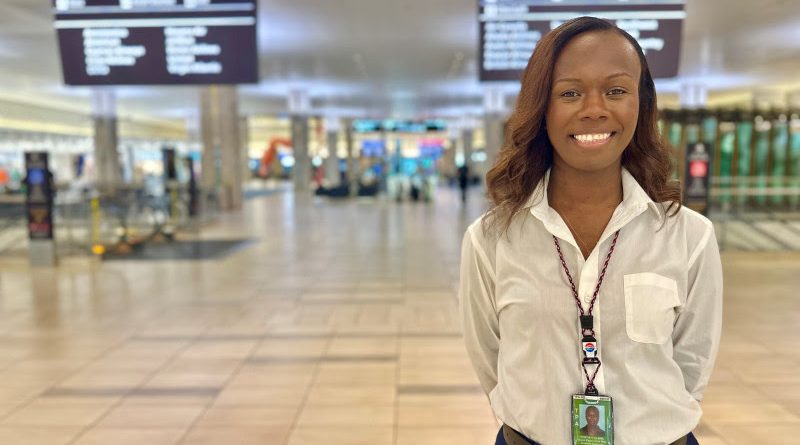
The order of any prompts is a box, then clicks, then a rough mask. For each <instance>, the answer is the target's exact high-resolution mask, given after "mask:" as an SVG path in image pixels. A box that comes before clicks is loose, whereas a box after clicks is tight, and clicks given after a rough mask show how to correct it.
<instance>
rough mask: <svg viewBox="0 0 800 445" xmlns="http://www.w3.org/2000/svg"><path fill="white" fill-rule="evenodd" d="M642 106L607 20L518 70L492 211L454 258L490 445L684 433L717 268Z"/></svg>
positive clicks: (576, 25) (639, 56) (710, 234)
mask: <svg viewBox="0 0 800 445" xmlns="http://www.w3.org/2000/svg"><path fill="white" fill-rule="evenodd" d="M656 109H657V108H656V93H655V87H654V85H653V79H652V77H651V76H650V71H649V69H648V67H647V61H646V60H645V57H644V54H643V53H642V49H641V48H640V47H639V45H638V44H637V42H636V40H635V39H633V38H632V37H631V36H630V35H628V34H626V33H625V32H624V31H622V30H620V29H619V28H617V27H615V26H614V25H612V24H610V23H608V22H606V21H603V20H600V19H597V18H592V17H583V18H578V19H575V20H572V21H569V22H566V23H565V24H563V25H561V26H560V27H558V28H556V29H555V30H553V31H552V32H550V33H549V34H547V35H546V36H545V37H544V38H542V40H541V41H540V42H539V44H538V45H537V47H536V50H535V51H534V53H533V56H532V57H531V59H530V61H529V63H528V67H527V68H526V70H525V73H524V75H523V79H522V89H521V92H520V96H519V99H518V102H517V107H516V110H515V112H514V114H513V115H512V117H511V120H510V122H509V126H508V132H507V134H508V136H507V138H506V142H505V146H504V147H503V149H502V151H501V154H500V158H499V159H498V161H497V163H496V164H495V165H494V167H493V168H492V169H491V170H490V171H489V173H488V175H487V185H488V189H489V194H490V196H491V198H492V200H493V203H494V206H493V207H492V208H491V209H490V210H489V212H488V213H487V214H485V215H484V216H482V217H481V218H480V219H478V220H477V221H475V222H474V223H473V224H472V225H470V227H469V229H468V230H467V233H466V235H465V236H464V241H463V244H462V254H461V277H460V287H459V299H460V304H461V315H462V321H463V328H464V340H465V343H466V347H467V351H468V353H469V356H470V359H471V360H472V364H473V367H474V369H475V371H476V373H477V375H478V379H479V380H480V382H481V385H482V386H483V389H484V391H485V392H486V394H487V395H488V396H489V400H490V403H491V406H492V409H493V410H494V413H495V415H496V416H497V417H498V418H499V419H500V420H502V421H503V427H502V428H501V430H500V431H499V432H498V435H497V439H496V444H497V445H506V444H510V445H514V444H539V443H543V444H566V443H572V444H573V445H613V444H615V443H616V444H617V445H642V444H647V445H652V444H687V443H688V444H695V443H696V441H695V439H694V436H693V435H692V433H691V431H692V430H693V429H694V428H695V426H696V425H697V424H698V422H699V420H700V416H701V414H702V410H701V409H700V405H699V401H700V400H701V399H702V396H703V391H704V390H705V388H706V386H707V384H708V380H709V377H710V375H711V371H712V369H713V365H714V360H715V357H716V354H717V350H718V348H719V337H720V331H721V324H722V321H721V319H722V268H721V263H720V258H719V250H718V247H717V242H716V238H715V236H714V228H713V225H712V224H711V222H710V221H709V220H708V219H707V218H705V217H703V216H702V215H700V214H698V213H696V212H693V211H692V210H690V209H686V208H683V207H682V206H681V200H680V188H679V185H678V184H677V183H675V182H672V181H670V180H669V174H670V172H671V166H670V158H669V154H668V152H667V149H666V147H665V145H664V144H663V143H662V141H661V138H660V137H659V133H658V130H657V126H656ZM576 309H577V311H576ZM576 312H577V314H576ZM569 395H572V405H571V406H570V405H567V403H566V400H568V396H569ZM587 406H588V408H587ZM581 407H583V408H581ZM581 409H583V410H584V411H581ZM615 410H617V415H614V411H615Z"/></svg>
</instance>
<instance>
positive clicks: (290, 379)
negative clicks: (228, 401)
mask: <svg viewBox="0 0 800 445" xmlns="http://www.w3.org/2000/svg"><path fill="white" fill-rule="evenodd" d="M316 368H317V363H307V364H270V365H244V366H242V368H241V369H239V371H238V372H237V373H236V375H234V376H233V378H231V380H230V382H229V383H228V385H227V387H228V388H237V387H239V388H240V387H245V388H258V387H262V386H284V387H285V386H300V387H306V386H308V385H309V384H311V381H312V379H313V378H314V372H315V370H316Z"/></svg>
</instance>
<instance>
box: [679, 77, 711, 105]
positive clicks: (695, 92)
mask: <svg viewBox="0 0 800 445" xmlns="http://www.w3.org/2000/svg"><path fill="white" fill-rule="evenodd" d="M678 100H679V101H680V104H681V108H692V109H694V108H702V107H704V106H705V105H706V102H707V101H708V88H707V87H706V86H705V85H704V84H701V83H684V84H682V85H681V90H680V93H679V94H678Z"/></svg>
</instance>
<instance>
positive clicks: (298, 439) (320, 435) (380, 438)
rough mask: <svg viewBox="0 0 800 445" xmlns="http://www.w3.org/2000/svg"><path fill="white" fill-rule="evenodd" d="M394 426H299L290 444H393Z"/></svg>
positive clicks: (293, 433) (290, 439)
mask: <svg viewBox="0 0 800 445" xmlns="http://www.w3.org/2000/svg"><path fill="white" fill-rule="evenodd" d="M393 440H394V429H393V428H392V427H378V426H363V425H339V426H337V427H316V426H314V427H312V426H304V427H300V426H298V427H297V428H296V429H295V430H294V431H293V432H292V435H291V437H290V438H289V444H288V445H316V444H320V443H325V444H327V445H392V443H393Z"/></svg>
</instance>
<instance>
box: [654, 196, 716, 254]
mask: <svg viewBox="0 0 800 445" xmlns="http://www.w3.org/2000/svg"><path fill="white" fill-rule="evenodd" d="M661 208H662V213H663V212H665V211H667V208H668V203H662V204H661ZM670 215H671V216H670ZM666 222H667V224H666V226H667V227H670V226H671V229H672V230H675V231H678V232H680V233H682V234H683V235H684V237H685V238H686V241H687V243H689V244H691V245H696V244H699V243H702V242H703V241H704V240H705V239H707V238H708V237H709V236H710V235H711V234H713V233H714V224H713V223H712V222H711V220H710V219H708V217H706V216H705V215H703V214H701V213H699V212H697V211H696V210H693V209H691V208H689V207H686V206H681V207H680V210H679V211H678V212H677V213H675V214H674V215H672V211H669V212H668V213H667V220H666Z"/></svg>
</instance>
